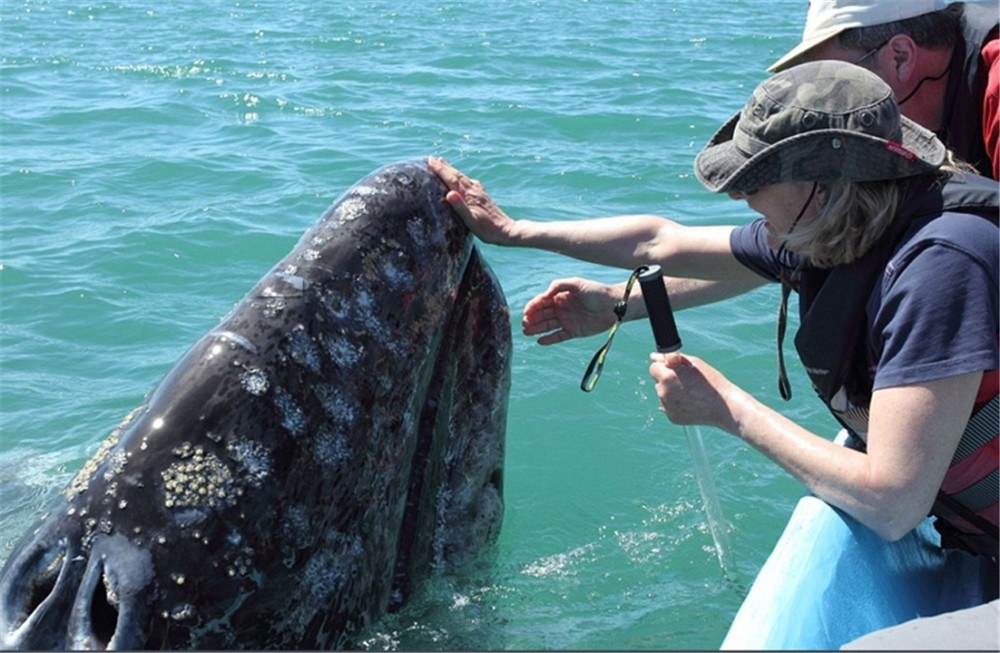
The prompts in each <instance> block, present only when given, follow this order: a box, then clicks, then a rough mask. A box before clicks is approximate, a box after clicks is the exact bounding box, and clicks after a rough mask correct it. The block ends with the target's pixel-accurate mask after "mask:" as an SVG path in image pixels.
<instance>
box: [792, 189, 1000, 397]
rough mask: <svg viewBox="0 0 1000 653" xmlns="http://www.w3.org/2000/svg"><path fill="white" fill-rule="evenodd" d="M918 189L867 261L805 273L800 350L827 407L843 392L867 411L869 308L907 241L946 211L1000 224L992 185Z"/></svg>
mask: <svg viewBox="0 0 1000 653" xmlns="http://www.w3.org/2000/svg"><path fill="white" fill-rule="evenodd" d="M914 187H915V192H912V193H911V194H910V196H909V198H908V199H907V200H905V201H904V204H903V206H902V208H901V209H900V210H899V213H898V215H897V216H896V219H895V220H893V222H892V225H891V226H890V227H889V229H888V230H887V232H886V233H885V234H883V236H882V238H880V239H879V240H878V241H877V242H876V243H875V245H874V246H873V247H872V249H871V251H870V252H868V253H867V254H866V255H865V256H863V257H862V258H860V259H858V260H857V261H855V262H854V263H851V264H850V265H845V266H840V267H837V268H835V269H833V270H819V269H815V268H808V267H807V268H804V269H803V270H801V271H800V274H799V279H798V290H799V314H800V326H799V330H798V333H797V334H796V336H795V348H796V350H797V351H798V353H799V358H800V359H801V360H802V364H803V365H804V366H805V369H806V372H807V373H808V374H809V377H810V379H811V380H812V383H813V387H814V388H815V389H816V392H817V393H818V394H819V396H820V398H821V399H822V400H823V402H824V403H826V404H827V405H829V403H830V401H831V400H832V399H833V396H834V395H835V394H836V393H837V392H838V391H839V390H840V388H842V387H843V388H845V389H846V390H847V392H848V396H849V397H850V398H851V400H852V403H856V404H865V405H866V404H867V403H868V400H869V399H870V398H871V392H872V389H871V388H872V382H871V379H870V378H869V374H868V370H867V369H864V368H865V356H864V349H863V346H864V343H863V342H862V341H863V340H864V338H863V337H862V333H863V331H864V328H865V324H866V320H865V304H866V303H867V301H868V297H869V295H870V294H871V291H872V289H873V288H874V287H875V282H876V281H877V280H878V279H879V277H880V276H881V275H882V273H883V271H884V270H885V266H886V264H887V263H888V262H889V258H890V257H891V256H892V253H893V251H895V249H896V248H897V246H898V245H899V244H900V243H901V241H902V239H903V237H904V236H906V235H907V234H908V233H910V232H913V231H915V230H917V229H919V228H920V227H921V226H923V225H924V224H926V223H927V222H928V221H930V220H933V219H934V218H936V217H938V216H939V215H940V214H941V213H943V212H945V211H955V212H961V213H972V214H975V215H980V216H982V217H984V218H987V219H989V220H992V221H993V223H994V224H996V223H997V221H998V217H997V216H998V212H1000V201H998V186H997V182H996V181H993V180H992V179H986V178H984V177H980V176H978V175H971V174H966V175H959V177H957V178H956V177H952V178H949V179H948V181H947V182H946V183H944V184H941V183H940V182H939V181H937V180H936V179H934V178H932V177H921V178H918V179H916V180H914V181H913V182H912V185H911V188H914ZM858 368H860V369H858Z"/></svg>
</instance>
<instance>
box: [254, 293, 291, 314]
mask: <svg viewBox="0 0 1000 653" xmlns="http://www.w3.org/2000/svg"><path fill="white" fill-rule="evenodd" d="M260 296H261V297H262V298H263V299H264V315H265V317H277V316H278V314H280V313H281V312H282V311H283V310H285V307H286V306H287V305H288V303H287V302H286V300H285V296H284V295H283V294H282V293H279V292H278V291H276V290H275V289H274V288H272V287H270V286H267V287H266V288H264V289H263V290H262V291H260Z"/></svg>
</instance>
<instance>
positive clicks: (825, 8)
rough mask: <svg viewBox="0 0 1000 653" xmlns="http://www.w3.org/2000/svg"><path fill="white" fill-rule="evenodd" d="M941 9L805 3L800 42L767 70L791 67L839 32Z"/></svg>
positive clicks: (933, 0)
mask: <svg viewBox="0 0 1000 653" xmlns="http://www.w3.org/2000/svg"><path fill="white" fill-rule="evenodd" d="M944 8H945V0H809V13H808V14H807V15H806V26H805V29H804V30H803V31H802V42H801V43H799V44H798V45H797V46H795V47H794V48H793V49H792V50H791V51H790V52H789V53H788V54H786V55H785V56H783V57H782V58H781V59H778V60H777V61H775V62H774V63H773V64H771V67H770V68H768V69H767V70H768V71H769V72H772V73H774V72H778V71H779V70H784V69H785V68H788V67H789V66H791V65H794V64H795V63H796V62H797V60H798V59H799V58H800V57H802V55H804V54H805V53H806V52H808V51H809V50H811V49H813V48H815V47H816V46H817V45H819V44H820V43H823V42H825V41H828V40H830V39H832V38H833V37H835V36H837V35H838V34H840V33H841V32H843V31H845V30H848V29H853V28H855V27H871V26H872V25H882V24H884V23H893V22H895V21H897V20H906V19H907V18H913V17H914V16H920V15H923V14H929V13H931V12H934V11H939V10H941V9H944Z"/></svg>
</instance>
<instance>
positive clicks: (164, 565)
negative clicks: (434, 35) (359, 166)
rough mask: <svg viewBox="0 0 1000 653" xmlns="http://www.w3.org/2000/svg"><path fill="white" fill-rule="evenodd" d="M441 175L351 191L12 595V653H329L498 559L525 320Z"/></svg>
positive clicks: (242, 306) (27, 561) (90, 468)
mask: <svg viewBox="0 0 1000 653" xmlns="http://www.w3.org/2000/svg"><path fill="white" fill-rule="evenodd" d="M443 193H444V188H443V186H442V185H441V184H440V182H439V181H438V180H437V179H436V178H435V177H434V176H433V175H431V174H430V173H428V172H427V171H426V170H425V169H424V166H423V163H422V162H414V163H402V164H396V165H392V166H387V167H385V168H382V169H380V170H377V171H376V172H374V173H372V174H371V175H369V176H368V177H365V178H364V179H362V180H361V181H360V182H358V183H357V184H356V185H355V186H353V187H352V188H351V189H350V190H348V191H347V192H346V193H345V194H344V195H343V196H342V197H341V198H340V199H339V200H338V201H337V202H336V203H335V204H334V205H333V206H332V207H331V208H330V210H328V211H327V212H326V214H324V215H323V217H322V218H321V219H320V220H319V221H318V222H317V223H316V224H315V225H314V226H313V227H312V228H311V229H310V230H309V231H308V232H306V234H305V235H304V236H303V237H302V239H301V240H300V241H299V243H298V244H297V245H296V247H295V248H294V249H293V250H292V252H291V253H290V254H289V255H288V256H287V257H285V258H284V259H283V260H282V261H280V262H279V263H278V264H277V265H276V266H275V267H274V268H273V269H272V270H271V271H270V272H269V273H268V274H267V275H266V276H265V277H264V278H263V279H262V280H261V281H260V282H259V283H258V284H257V285H256V286H255V287H254V288H253V289H252V290H251V291H250V293H249V294H248V295H247V296H246V297H245V298H244V299H243V300H242V301H241V302H240V303H239V304H238V305H237V306H236V307H235V308H234V309H233V311H232V312H231V313H230V314H229V315H228V316H227V317H226V318H225V319H224V320H223V321H222V322H221V323H220V324H219V325H218V327H216V329H214V330H213V331H212V332H210V333H208V334H207V335H205V336H204V337H203V338H201V340H199V341H198V342H197V343H196V344H195V345H194V346H193V347H192V348H191V349H190V350H189V351H188V352H187V353H186V354H185V355H184V356H183V358H182V359H181V360H180V361H179V362H178V363H177V365H176V366H175V367H174V368H173V369H172V370H171V371H170V372H169V373H168V374H167V376H166V377H165V378H164V379H163V381H161V383H160V384H159V385H158V386H157V388H156V389H155V390H154V391H153V392H152V393H151V394H150V395H149V397H148V398H147V400H146V401H145V403H143V404H142V405H141V406H139V407H138V408H136V409H135V410H134V411H132V413H131V414H129V415H128V416H127V417H126V418H125V420H124V421H123V422H122V424H121V425H120V426H119V427H117V428H116V429H115V430H114V432H112V433H111V435H110V436H109V437H108V438H107V440H106V441H105V442H104V443H103V444H102V445H101V447H100V449H99V451H98V452H97V453H96V454H95V455H94V457H93V458H92V459H91V460H90V461H89V462H87V463H86V464H85V465H84V467H83V468H82V469H81V470H80V472H79V473H78V474H77V476H76V477H75V478H74V479H73V481H72V482H71V483H70V485H69V486H68V487H67V488H66V490H65V492H64V493H63V495H62V496H61V497H60V499H59V501H58V502H57V504H56V505H54V506H53V507H52V509H51V510H50V511H49V512H48V513H47V514H46V515H44V516H43V517H42V518H41V519H40V520H39V522H38V523H37V524H36V525H35V526H34V527H33V529H32V530H31V531H30V532H29V533H28V534H26V536H25V537H24V539H23V540H22V541H21V542H20V544H19V545H18V546H17V548H16V549H15V550H14V551H13V552H12V554H11V555H10V556H9V558H8V559H7V562H6V565H5V567H4V570H3V575H2V578H0V636H2V644H3V647H4V648H29V649H54V648H105V647H108V648H141V647H146V648H327V647H336V646H340V645H343V644H344V643H345V642H346V641H347V638H348V637H349V636H350V635H351V633H353V632H355V631H356V630H357V629H359V628H361V627H363V626H364V625H366V624H369V623H371V621H372V620H374V619H376V618H377V617H379V616H380V615H381V614H383V613H384V612H385V611H386V610H388V609H391V608H392V607H395V606H397V605H399V604H401V603H402V602H403V601H404V600H405V599H406V596H407V595H408V593H409V592H410V589H411V588H412V586H413V583H414V582H417V581H419V579H420V578H421V576H424V575H426V574H427V573H428V572H429V571H430V570H432V569H434V568H440V567H447V565H449V564H454V563H457V562H459V561H461V560H462V559H463V558H465V557H467V556H468V555H469V554H471V553H473V552H476V551H480V550H483V549H484V548H486V547H487V546H489V544H490V543H492V542H493V541H494V539H495V538H496V535H497V533H498V530H499V528H500V523H501V517H502V512H503V499H502V468H503V452H504V429H505V426H506V409H507V398H508V390H509V386H510V360H509V357H510V350H511V343H510V317H509V312H508V310H507V306H506V303H505V301H504V297H503V294H502V292H501V290H500V288H499V286H498V284H497V282H496V280H495V278H494V276H493V274H492V272H491V271H490V270H489V268H488V266H487V265H486V264H485V263H484V262H483V261H482V259H481V258H480V256H479V253H478V251H477V250H476V249H475V248H474V247H473V245H472V243H471V237H470V235H469V233H468V231H467V230H466V228H465V227H464V226H463V225H462V224H461V222H460V221H459V220H458V219H456V218H455V217H454V215H453V214H452V213H451V210H450V208H449V207H448V206H447V205H446V204H445V203H443V202H442V201H441V198H442V196H443Z"/></svg>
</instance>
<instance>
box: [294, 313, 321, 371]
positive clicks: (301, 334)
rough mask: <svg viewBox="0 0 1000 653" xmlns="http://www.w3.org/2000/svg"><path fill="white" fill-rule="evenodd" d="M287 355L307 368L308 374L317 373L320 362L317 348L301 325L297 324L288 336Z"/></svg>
mask: <svg viewBox="0 0 1000 653" xmlns="http://www.w3.org/2000/svg"><path fill="white" fill-rule="evenodd" d="M288 355H289V356H291V358H292V360H293V361H295V362H296V363H297V364H298V365H300V366H302V367H306V368H308V369H309V371H310V372H313V373H314V374H318V373H319V370H320V361H321V358H320V353H319V348H318V347H317V346H316V342H315V341H314V340H313V338H312V336H310V335H309V333H308V332H307V331H306V328H305V327H304V326H303V325H301V324H297V325H296V326H295V328H294V329H292V332H291V333H289V334H288Z"/></svg>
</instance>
